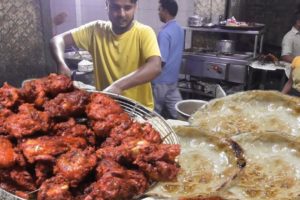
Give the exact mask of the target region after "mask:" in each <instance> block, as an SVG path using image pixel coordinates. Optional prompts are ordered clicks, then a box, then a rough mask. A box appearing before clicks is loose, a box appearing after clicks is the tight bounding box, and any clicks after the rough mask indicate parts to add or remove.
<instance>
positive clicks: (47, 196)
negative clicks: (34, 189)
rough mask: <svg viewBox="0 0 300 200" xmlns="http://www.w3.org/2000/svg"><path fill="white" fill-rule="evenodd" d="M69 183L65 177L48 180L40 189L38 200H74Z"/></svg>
mask: <svg viewBox="0 0 300 200" xmlns="http://www.w3.org/2000/svg"><path fill="white" fill-rule="evenodd" d="M72 199H73V196H72V194H71V192H70V191H69V183H68V181H66V180H65V179H64V178H63V177H60V176H55V177H52V178H50V179H47V180H46V181H45V182H43V184H42V185H41V187H40V190H39V192H38V196H37V200H72Z"/></svg>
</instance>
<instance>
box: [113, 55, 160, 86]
mask: <svg viewBox="0 0 300 200" xmlns="http://www.w3.org/2000/svg"><path fill="white" fill-rule="evenodd" d="M160 72H161V59H160V57H158V56H154V57H151V58H149V61H148V62H147V63H145V64H144V65H142V66H141V67H140V68H139V69H138V70H136V71H134V72H132V73H130V74H128V75H126V76H124V77H122V78H121V79H119V80H117V81H115V82H114V83H113V85H114V86H116V87H118V88H120V89H121V90H122V91H123V90H127V89H129V88H132V87H135V86H137V85H141V84H144V83H147V82H149V81H151V80H153V79H154V78H155V77H157V76H158V75H159V74H160Z"/></svg>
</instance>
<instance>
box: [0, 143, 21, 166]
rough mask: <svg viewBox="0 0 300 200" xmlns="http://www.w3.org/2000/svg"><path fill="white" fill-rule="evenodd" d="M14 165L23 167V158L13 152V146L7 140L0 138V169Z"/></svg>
mask: <svg viewBox="0 0 300 200" xmlns="http://www.w3.org/2000/svg"><path fill="white" fill-rule="evenodd" d="M15 164H19V165H20V166H24V165H25V160H24V158H23V156H22V155H21V154H19V153H18V152H16V151H15V149H14V147H13V144H12V143H11V142H10V141H9V140H8V139H6V138H3V137H0V169H7V168H10V167H13V166H14V165H15Z"/></svg>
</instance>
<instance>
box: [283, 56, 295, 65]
mask: <svg viewBox="0 0 300 200" xmlns="http://www.w3.org/2000/svg"><path fill="white" fill-rule="evenodd" d="M294 58H295V56H292V55H283V56H281V60H283V61H285V62H289V63H291V62H292V61H293V60H294Z"/></svg>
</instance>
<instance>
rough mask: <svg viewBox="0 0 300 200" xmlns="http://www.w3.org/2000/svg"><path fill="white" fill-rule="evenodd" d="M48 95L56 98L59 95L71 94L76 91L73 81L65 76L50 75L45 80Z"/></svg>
mask: <svg viewBox="0 0 300 200" xmlns="http://www.w3.org/2000/svg"><path fill="white" fill-rule="evenodd" d="M43 81H44V87H45V91H46V94H47V95H50V96H51V97H55V96H56V95H58V94H59V93H66V92H71V91H73V90H74V86H73V81H72V80H71V79H70V78H69V77H68V76H66V75H63V74H54V73H52V74H50V75H49V76H47V77H45V78H43Z"/></svg>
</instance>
